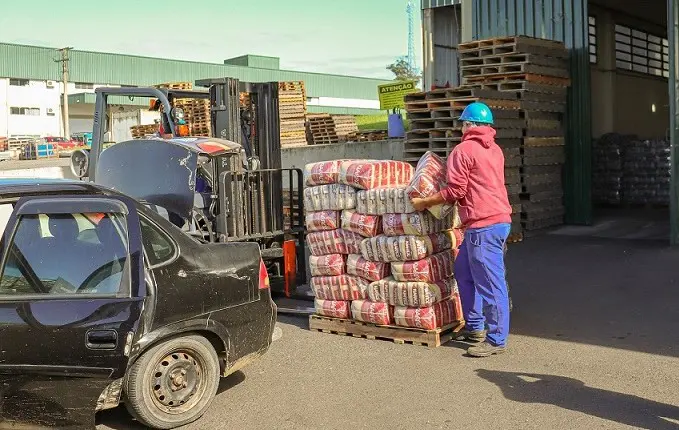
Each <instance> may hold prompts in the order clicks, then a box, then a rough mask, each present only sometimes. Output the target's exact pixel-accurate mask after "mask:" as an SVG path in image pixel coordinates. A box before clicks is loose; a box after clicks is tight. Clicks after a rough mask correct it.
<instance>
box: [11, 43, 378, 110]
mask: <svg viewBox="0 0 679 430" xmlns="http://www.w3.org/2000/svg"><path fill="white" fill-rule="evenodd" d="M58 55H59V53H58V52H57V51H56V50H54V49H50V48H44V47H37V46H24V45H13V44H5V43H0V77H7V78H22V79H35V80H54V81H59V80H61V65H60V64H59V63H56V62H55V61H54V60H55V59H57V58H58ZM70 59H71V60H70V67H71V69H70V72H71V81H72V82H87V83H94V84H116V85H117V84H124V85H139V86H141V85H155V84H159V83H161V82H169V81H195V80H197V79H207V78H221V77H233V78H238V79H241V80H243V81H247V82H267V81H304V82H305V84H306V90H307V95H308V96H309V97H321V96H324V97H337V98H355V99H368V100H376V99H377V86H378V85H379V84H383V83H387V82H388V81H381V80H378V79H368V78H359V77H349V76H340V75H328V74H321V73H308V72H297V71H290V70H270V69H257V68H251V67H239V66H232V65H226V64H211V63H198V62H191V61H179V60H166V59H161V58H150V57H138V56H133V55H120V54H109V53H101V52H89V51H76V50H74V51H71V53H70Z"/></svg>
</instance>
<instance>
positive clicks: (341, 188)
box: [304, 184, 356, 212]
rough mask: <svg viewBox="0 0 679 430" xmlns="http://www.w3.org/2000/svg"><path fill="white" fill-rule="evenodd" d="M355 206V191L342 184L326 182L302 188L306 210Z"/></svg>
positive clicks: (342, 208)
mask: <svg viewBox="0 0 679 430" xmlns="http://www.w3.org/2000/svg"><path fill="white" fill-rule="evenodd" d="M355 207H356V191H355V190H354V189H353V188H351V187H349V186H347V185H342V184H327V185H319V186H315V187H309V188H305V189H304V209H305V210H306V211H307V212H316V211H327V210H332V211H341V210H344V209H353V208H355Z"/></svg>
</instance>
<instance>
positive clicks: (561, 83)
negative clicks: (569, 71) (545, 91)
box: [464, 73, 571, 87]
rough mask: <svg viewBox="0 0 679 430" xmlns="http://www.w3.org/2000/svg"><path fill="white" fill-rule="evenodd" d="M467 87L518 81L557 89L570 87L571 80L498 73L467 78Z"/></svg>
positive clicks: (527, 74) (528, 74)
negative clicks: (480, 82) (482, 82)
mask: <svg viewBox="0 0 679 430" xmlns="http://www.w3.org/2000/svg"><path fill="white" fill-rule="evenodd" d="M464 79H465V80H466V82H465V85H466V84H467V82H475V81H512V82H513V81H517V80H523V81H526V82H535V83H540V84H543V85H554V86H556V87H569V86H570V85H571V80H570V79H567V78H559V77H556V76H542V75H536V74H532V73H498V74H494V75H484V76H477V77H466V78H464Z"/></svg>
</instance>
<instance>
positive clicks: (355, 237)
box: [340, 230, 365, 254]
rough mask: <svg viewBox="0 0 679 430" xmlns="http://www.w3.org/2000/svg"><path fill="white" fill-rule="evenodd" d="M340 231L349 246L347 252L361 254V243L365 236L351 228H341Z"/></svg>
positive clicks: (345, 243)
mask: <svg viewBox="0 0 679 430" xmlns="http://www.w3.org/2000/svg"><path fill="white" fill-rule="evenodd" d="M340 232H341V234H342V237H343V238H344V245H345V246H346V247H347V254H360V253H361V244H362V243H363V241H364V240H365V238H364V237H363V236H361V235H360V234H358V233H354V232H353V231H349V230H340Z"/></svg>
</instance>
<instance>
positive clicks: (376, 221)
mask: <svg viewBox="0 0 679 430" xmlns="http://www.w3.org/2000/svg"><path fill="white" fill-rule="evenodd" d="M341 220H342V222H341V225H342V229H344V230H347V231H351V232H354V233H356V234H360V235H361V236H363V237H375V236H377V235H378V234H380V233H382V217H380V216H379V215H365V214H361V213H358V212H356V211H353V210H351V209H347V210H345V211H342V216H341Z"/></svg>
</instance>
